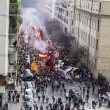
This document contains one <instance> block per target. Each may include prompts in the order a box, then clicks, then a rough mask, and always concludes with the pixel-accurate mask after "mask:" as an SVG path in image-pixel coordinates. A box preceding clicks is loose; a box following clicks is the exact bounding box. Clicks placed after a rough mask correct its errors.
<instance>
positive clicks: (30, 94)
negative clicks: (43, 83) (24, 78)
mask: <svg viewBox="0 0 110 110" xmlns="http://www.w3.org/2000/svg"><path fill="white" fill-rule="evenodd" d="M28 95H29V96H32V97H33V90H32V89H26V90H25V96H28Z"/></svg>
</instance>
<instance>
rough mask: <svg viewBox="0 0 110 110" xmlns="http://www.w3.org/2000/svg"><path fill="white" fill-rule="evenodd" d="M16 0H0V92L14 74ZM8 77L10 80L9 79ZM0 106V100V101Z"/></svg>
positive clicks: (2, 91) (15, 58)
mask: <svg viewBox="0 0 110 110" xmlns="http://www.w3.org/2000/svg"><path fill="white" fill-rule="evenodd" d="M19 11H20V10H19V1H18V0H0V94H1V95H2V93H4V92H5V86H6V85H8V84H11V83H12V82H13V78H12V76H16V67H15V66H16V61H17V52H16V43H17V42H16V40H17V36H18V34H17V33H18V28H19V22H18V21H20V18H19V17H18V13H19ZM9 79H10V80H9ZM0 106H1V102H0Z"/></svg>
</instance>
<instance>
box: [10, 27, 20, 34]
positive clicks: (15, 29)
mask: <svg viewBox="0 0 110 110" xmlns="http://www.w3.org/2000/svg"><path fill="white" fill-rule="evenodd" d="M17 32H18V30H17V28H11V27H10V28H9V33H10V34H17Z"/></svg>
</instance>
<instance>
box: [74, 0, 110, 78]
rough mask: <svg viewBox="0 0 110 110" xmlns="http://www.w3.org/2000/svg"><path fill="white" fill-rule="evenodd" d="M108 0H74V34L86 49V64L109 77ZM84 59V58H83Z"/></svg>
mask: <svg viewBox="0 0 110 110" xmlns="http://www.w3.org/2000/svg"><path fill="white" fill-rule="evenodd" d="M109 10H110V1H109V0H76V6H75V25H74V34H75V37H76V39H77V42H78V44H79V45H81V46H84V47H86V48H87V49H88V59H87V60H88V66H89V67H90V69H91V71H92V72H93V73H94V74H95V76H97V75H98V73H102V74H103V75H104V76H105V77H107V79H110V37H109V36H110V31H109V30H110V11H109ZM85 60H86V59H85Z"/></svg>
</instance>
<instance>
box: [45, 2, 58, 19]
mask: <svg viewBox="0 0 110 110" xmlns="http://www.w3.org/2000/svg"><path fill="white" fill-rule="evenodd" d="M56 1H57V0H47V1H46V2H47V3H46V9H47V11H48V12H49V14H50V16H51V18H52V19H54V18H55V4H56Z"/></svg>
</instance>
